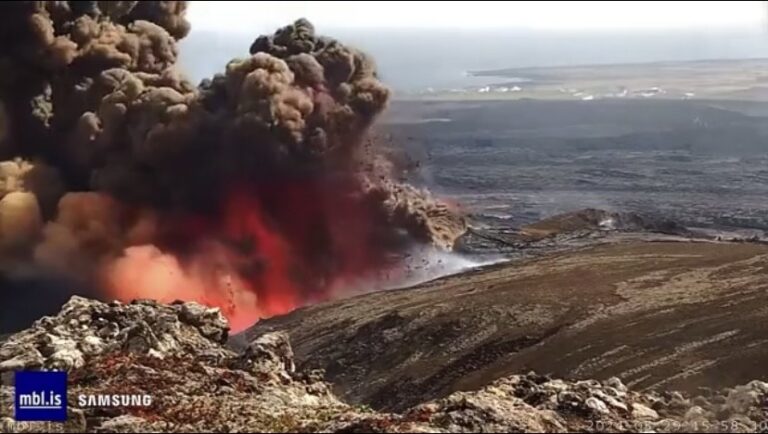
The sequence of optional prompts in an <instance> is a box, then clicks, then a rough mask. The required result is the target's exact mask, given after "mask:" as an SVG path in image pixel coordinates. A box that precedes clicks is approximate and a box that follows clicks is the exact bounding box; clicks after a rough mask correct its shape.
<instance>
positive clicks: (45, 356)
mask: <svg viewBox="0 0 768 434" xmlns="http://www.w3.org/2000/svg"><path fill="white" fill-rule="evenodd" d="M228 330H229V327H228V325H227V322H226V320H225V319H224V317H223V315H222V314H221V313H220V312H219V311H218V309H211V308H207V307H204V306H201V305H199V304H197V303H191V302H190V303H180V304H172V305H161V304H158V303H155V302H153V301H147V300H142V301H136V302H134V303H131V304H122V303H118V302H113V303H109V304H106V303H101V302H98V301H93V300H88V299H85V298H82V297H72V299H70V300H69V301H68V302H67V303H66V304H65V305H64V306H63V307H62V309H61V312H60V313H59V314H58V315H57V316H55V317H44V318H42V319H40V320H38V321H36V322H35V323H34V324H33V325H32V327H30V328H29V329H27V330H25V331H23V332H21V333H17V334H15V335H13V336H11V337H9V338H8V339H7V340H6V341H5V342H3V343H2V345H0V372H2V371H11V370H20V369H39V368H45V369H57V370H65V371H70V370H72V369H77V368H81V367H83V366H84V364H85V363H86V361H87V359H88V358H89V357H93V356H95V355H98V354H103V353H108V352H110V351H114V350H115V349H122V350H125V351H127V352H132V353H137V354H152V355H153V356H155V357H160V358H163V357H166V356H171V355H179V354H199V353H202V352H204V351H206V350H216V351H223V348H222V347H221V344H222V343H223V342H224V341H225V340H226V336H227V332H228Z"/></svg>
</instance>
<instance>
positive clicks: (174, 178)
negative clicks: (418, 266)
mask: <svg viewBox="0 0 768 434" xmlns="http://www.w3.org/2000/svg"><path fill="white" fill-rule="evenodd" d="M185 10H186V3H185V2H177V1H159V2H131V1H120V2H66V1H64V2H58V1H57V2H47V1H46V2H3V3H2V4H0V158H2V159H5V160H7V161H5V162H3V163H0V195H1V196H0V254H1V256H0V258H2V260H1V262H0V266H2V267H3V268H6V269H7V268H9V267H13V266H15V265H17V264H25V263H28V264H34V265H35V266H36V267H43V268H44V269H46V270H51V271H52V272H55V273H58V274H66V275H69V276H71V277H72V278H74V279H76V280H82V281H84V282H88V283H89V284H94V283H95V286H96V287H98V288H102V289H101V290H102V296H103V297H106V298H111V297H117V298H132V297H149V298H157V299H160V300H161V301H171V300H173V299H184V298H186V299H190V298H191V299H195V300H198V301H202V302H206V303H209V304H214V305H218V306H221V307H222V308H224V310H225V312H226V313H227V314H228V315H229V316H230V318H231V319H234V321H235V327H242V326H244V325H247V322H249V321H253V320H255V319H257V318H258V317H261V316H266V315H272V314H277V313H282V312H285V311H288V310H290V309H293V308H295V307H296V306H298V305H300V304H303V303H307V302H311V301H314V300H320V299H323V298H325V297H327V296H328V295H329V294H333V293H334V285H335V282H337V281H340V280H349V278H350V277H359V276H364V275H365V274H366V273H369V272H377V271H380V270H381V269H384V268H387V267H396V266H400V265H401V264H400V263H399V262H398V261H399V259H398V258H399V255H400V254H402V253H403V252H405V251H406V250H407V249H409V248H410V247H411V246H412V245H413V243H422V244H427V245H429V244H431V245H434V246H437V247H439V248H442V249H450V248H451V246H452V245H453V242H454V241H455V240H456V238H457V237H458V236H459V235H460V234H461V233H462V232H463V231H464V228H465V227H464V222H463V220H462V219H461V218H460V217H459V216H457V215H456V213H455V212H453V211H452V210H451V209H449V207H447V206H446V205H445V204H442V203H440V202H438V201H436V200H434V199H433V198H432V197H431V196H430V194H429V193H428V192H426V191H423V190H419V189H416V188H414V187H411V186H409V185H404V184H402V183H399V182H397V181H394V180H393V179H394V177H393V172H394V169H393V168H392V165H391V164H388V163H387V162H386V161H385V160H383V159H382V158H381V157H380V156H378V155H377V152H376V144H375V143H373V142H372V141H371V137H370V134H369V129H370V128H371V126H372V124H373V122H374V121H375V119H376V117H377V116H378V115H379V114H380V113H381V112H382V110H384V109H385V107H386V105H387V101H388V98H389V91H388V89H387V88H386V87H385V86H384V85H383V84H382V83H381V82H380V81H379V80H378V78H377V76H376V70H375V67H374V65H373V62H372V61H371V59H370V58H368V57H367V56H366V55H365V54H363V53H361V52H359V51H357V50H355V49H353V48H350V47H347V46H345V45H343V44H341V43H340V42H338V41H335V40H333V39H330V38H325V37H321V36H317V35H316V33H315V29H314V28H313V27H312V25H311V24H310V23H309V22H307V21H306V20H299V21H297V22H295V23H294V24H292V25H289V26H287V27H284V28H282V29H280V30H278V31H277V32H276V33H275V34H274V35H272V36H260V37H258V38H257V39H256V40H255V41H254V42H253V44H252V45H251V47H250V53H244V57H243V58H240V59H234V60H232V61H231V62H229V64H227V65H226V66H225V67H223V69H222V73H221V74H218V75H216V76H215V77H213V78H211V79H209V80H205V81H204V82H203V83H201V84H200V86H193V85H192V84H191V83H190V82H189V81H187V80H186V79H185V78H184V76H183V74H182V73H181V72H180V71H178V70H177V69H176V59H177V54H178V53H177V44H176V42H177V40H178V39H179V38H182V37H184V36H185V35H186V34H187V33H188V32H189V30H190V29H189V24H188V22H187V21H186V20H185V18H184V13H185Z"/></svg>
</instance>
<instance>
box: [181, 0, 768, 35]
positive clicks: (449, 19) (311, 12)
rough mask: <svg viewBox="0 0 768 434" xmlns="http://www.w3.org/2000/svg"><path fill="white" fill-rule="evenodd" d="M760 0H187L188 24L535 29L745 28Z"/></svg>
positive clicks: (762, 13)
mask: <svg viewBox="0 0 768 434" xmlns="http://www.w3.org/2000/svg"><path fill="white" fill-rule="evenodd" d="M766 16H767V14H766V2H739V1H713V2H698V1H697V2H675V1H672V2H650V1H649V2H484V1H466V2H465V1H458V2H449V1H441V2H420V1H407V2H405V1H404V2H376V1H371V2H364V1H258V2H239V1H211V2H209V1H193V2H191V5H190V8H189V14H188V17H189V19H190V21H191V22H192V28H193V29H202V30H214V31H218V32H234V33H240V32H249V33H252V32H253V31H254V30H259V31H260V30H262V29H272V28H275V27H278V26H283V25H285V24H286V23H288V22H290V21H292V20H295V19H296V18H299V17H306V18H308V19H309V20H310V21H312V22H313V23H314V24H315V26H317V27H321V28H323V29H338V28H361V27H362V28H381V27H387V28H465V29H477V28H520V29H526V28H527V29H539V30H550V29H551V30H606V29H611V30H615V29H652V30H656V29H690V28H713V27H718V28H724V27H725V28H729V27H730V28H742V29H744V28H751V29H758V28H761V27H762V26H763V25H764V22H765V21H766Z"/></svg>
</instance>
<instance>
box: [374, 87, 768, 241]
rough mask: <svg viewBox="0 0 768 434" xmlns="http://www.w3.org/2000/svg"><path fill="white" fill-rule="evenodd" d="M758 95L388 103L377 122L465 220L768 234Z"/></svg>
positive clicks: (763, 125)
mask: <svg viewBox="0 0 768 434" xmlns="http://www.w3.org/2000/svg"><path fill="white" fill-rule="evenodd" d="M766 107H768V104H766V103H764V102H756V101H752V102H740V101H701V100H686V101H681V100H652V99H651V100H637V99H634V100H618V99H615V100H593V101H536V100H518V101H464V102H461V101H458V102H457V101H450V102H448V101H443V102H441V101H397V102H395V103H394V104H393V106H392V108H391V110H390V111H389V112H388V114H387V117H386V124H387V125H386V131H388V132H389V133H390V134H391V135H392V137H393V142H395V143H398V144H401V143H404V144H405V145H406V147H407V149H408V153H409V156H410V158H411V160H412V161H413V167H414V170H413V172H412V176H413V177H414V179H417V180H420V181H423V182H426V183H428V184H429V185H430V186H431V188H433V189H434V190H436V191H439V192H441V193H443V194H445V195H448V196H450V197H453V198H454V199H455V201H456V202H458V203H460V204H461V205H462V206H463V207H465V209H466V210H467V211H468V212H469V213H471V214H472V217H473V221H474V225H475V226H480V227H482V226H490V227H496V228H498V227H519V226H521V225H524V224H528V223H532V222H534V221H537V220H540V219H542V218H546V217H550V216H552V215H555V214H558V213H562V212H569V211H574V210H578V209H582V208H587V207H594V208H601V209H607V210H614V211H623V212H638V213H642V214H643V215H646V216H650V217H656V218H665V219H671V220H675V221H678V222H679V223H681V224H684V225H686V226H690V227H697V228H708V229H713V230H726V231H731V230H739V231H742V232H743V233H744V234H749V235H752V234H753V233H757V234H759V235H762V232H763V230H765V229H768V202H766V201H765V197H766V193H768V152H767V151H768V148H766V143H768V119H766V117H765V115H766V112H765V109H766Z"/></svg>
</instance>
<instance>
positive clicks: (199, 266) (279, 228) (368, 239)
mask: <svg viewBox="0 0 768 434" xmlns="http://www.w3.org/2000/svg"><path fill="white" fill-rule="evenodd" d="M334 187H336V189H335V190H334V192H336V193H339V191H341V193H339V194H335V195H324V194H321V192H320V191H319V190H318V187H317V185H313V184H310V185H309V186H307V185H306V184H305V185H302V184H296V185H287V186H281V187H280V188H274V187H273V188H270V189H264V190H261V191H256V192H254V191H241V190H236V191H235V192H234V193H233V194H231V195H229V196H228V199H227V200H226V201H225V202H224V204H223V206H222V209H221V212H220V213H218V214H217V215H216V217H215V218H214V217H210V216H209V217H205V218H201V217H199V216H195V217H187V218H179V217H178V216H176V217H174V218H170V219H168V220H170V223H169V224H170V225H172V226H173V230H172V231H173V232H175V239H176V240H177V241H178V240H179V239H181V240H183V243H182V244H183V245H184V247H179V243H178V242H175V243H167V244H169V245H168V246H166V245H165V244H162V243H157V245H140V246H133V247H129V248H127V249H125V251H124V252H123V255H122V256H121V257H120V258H117V259H116V260H114V261H113V262H111V263H110V264H109V265H108V266H107V267H106V268H105V269H104V286H105V287H106V288H107V292H108V294H107V295H108V296H109V297H111V298H115V299H118V300H121V301H130V300H133V299H137V298H148V299H155V300H158V301H162V302H166V303H168V302H172V301H175V300H183V301H197V302H199V303H202V304H206V305H209V306H216V307H219V308H221V309H222V312H223V313H224V314H225V315H226V316H227V318H228V319H229V321H230V325H231V327H232V329H233V331H235V332H237V331H240V330H242V329H244V328H246V327H248V326H250V325H251V324H253V323H254V322H256V321H258V320H259V319H260V318H266V317H269V316H273V315H280V314H284V313H287V312H290V311H292V310H293V309H296V308H297V307H300V306H301V305H303V304H307V303H313V302H317V301H321V300H325V299H328V298H332V297H340V296H343V295H344V294H343V292H344V290H340V289H339V288H340V287H342V286H344V287H348V285H345V283H346V282H350V281H353V280H358V279H359V278H362V277H365V276H367V275H369V274H371V273H378V272H380V271H381V270H382V269H385V268H387V265H386V264H385V262H384V261H383V260H382V259H381V257H382V256H381V255H379V254H377V253H376V248H375V247H374V246H375V245H376V243H375V242H373V241H374V226H375V223H374V221H373V219H372V218H371V216H370V214H369V212H368V211H367V209H366V207H365V204H364V203H362V202H361V201H359V200H355V199H353V198H352V196H351V195H345V194H344V193H343V192H344V191H345V189H343V188H338V187H339V186H334ZM182 252H183V253H182ZM350 290H351V288H350Z"/></svg>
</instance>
